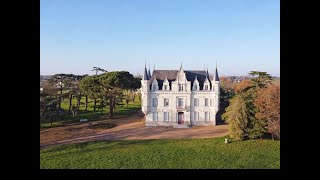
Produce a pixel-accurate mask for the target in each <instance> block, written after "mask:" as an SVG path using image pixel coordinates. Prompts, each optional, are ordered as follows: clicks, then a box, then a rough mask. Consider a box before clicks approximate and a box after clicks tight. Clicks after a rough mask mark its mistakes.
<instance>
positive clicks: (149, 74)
mask: <svg viewBox="0 0 320 180" xmlns="http://www.w3.org/2000/svg"><path fill="white" fill-rule="evenodd" d="M150 69H151V68H150V62H149V70H148V76H149V79H151V73H150Z"/></svg>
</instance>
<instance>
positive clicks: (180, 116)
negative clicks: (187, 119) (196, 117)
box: [178, 112, 184, 124]
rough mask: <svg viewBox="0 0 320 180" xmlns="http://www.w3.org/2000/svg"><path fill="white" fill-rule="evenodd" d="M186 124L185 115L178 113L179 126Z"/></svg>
mask: <svg viewBox="0 0 320 180" xmlns="http://www.w3.org/2000/svg"><path fill="white" fill-rule="evenodd" d="M183 123H184V113H183V112H179V113H178V124H183Z"/></svg>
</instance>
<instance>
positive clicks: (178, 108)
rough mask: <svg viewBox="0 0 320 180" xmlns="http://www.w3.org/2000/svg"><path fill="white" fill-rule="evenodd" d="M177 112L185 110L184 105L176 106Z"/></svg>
mask: <svg viewBox="0 0 320 180" xmlns="http://www.w3.org/2000/svg"><path fill="white" fill-rule="evenodd" d="M176 108H177V110H186V109H187V107H186V106H185V105H183V106H176Z"/></svg>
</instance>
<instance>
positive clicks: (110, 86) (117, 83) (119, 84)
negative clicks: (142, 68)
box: [100, 71, 134, 118]
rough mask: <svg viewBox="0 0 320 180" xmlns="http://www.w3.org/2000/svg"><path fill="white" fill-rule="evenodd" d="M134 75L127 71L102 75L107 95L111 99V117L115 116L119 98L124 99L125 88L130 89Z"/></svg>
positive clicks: (102, 82) (104, 91) (102, 83)
mask: <svg viewBox="0 0 320 180" xmlns="http://www.w3.org/2000/svg"><path fill="white" fill-rule="evenodd" d="M133 79H134V77H133V75H132V74H130V73H129V72H127V71H114V72H108V73H105V74H103V75H101V77H100V82H101V85H102V88H103V93H104V94H105V97H107V99H108V100H109V109H110V111H109V118H113V111H114V108H115V107H116V104H117V102H118V103H119V101H118V100H119V99H122V96H123V91H122V90H124V89H130V87H131V86H132V82H133Z"/></svg>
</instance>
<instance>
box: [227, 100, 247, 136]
mask: <svg viewBox="0 0 320 180" xmlns="http://www.w3.org/2000/svg"><path fill="white" fill-rule="evenodd" d="M248 116H249V112H248V109H247V104H246V102H245V98H244V97H243V96H241V95H238V96H235V97H234V98H232V99H231V100H230V105H229V107H227V108H226V112H225V113H224V114H223V115H222V118H223V119H224V120H225V121H226V122H227V123H229V132H230V137H231V138H233V139H235V140H242V139H244V137H245V136H246V134H247V129H248V127H247V126H248Z"/></svg>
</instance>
